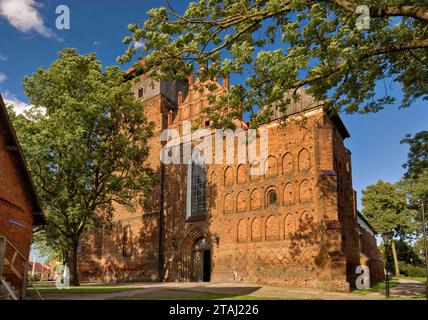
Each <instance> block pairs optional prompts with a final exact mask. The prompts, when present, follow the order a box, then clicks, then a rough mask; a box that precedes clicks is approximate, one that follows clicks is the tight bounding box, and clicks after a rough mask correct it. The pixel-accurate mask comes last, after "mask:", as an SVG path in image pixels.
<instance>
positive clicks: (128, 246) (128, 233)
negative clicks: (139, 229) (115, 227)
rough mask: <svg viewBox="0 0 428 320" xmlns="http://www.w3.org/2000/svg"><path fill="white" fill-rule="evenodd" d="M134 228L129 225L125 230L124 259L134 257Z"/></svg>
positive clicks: (123, 241) (123, 239)
mask: <svg viewBox="0 0 428 320" xmlns="http://www.w3.org/2000/svg"><path fill="white" fill-rule="evenodd" d="M132 247H133V245H132V228H131V226H130V225H127V226H126V227H124V228H123V237H122V255H123V256H124V257H131V256H132V249H133V248H132Z"/></svg>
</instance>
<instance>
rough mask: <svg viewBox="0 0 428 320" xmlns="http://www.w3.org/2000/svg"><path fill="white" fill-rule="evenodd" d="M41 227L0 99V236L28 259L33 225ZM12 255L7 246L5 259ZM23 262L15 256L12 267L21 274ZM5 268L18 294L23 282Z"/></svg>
mask: <svg viewBox="0 0 428 320" xmlns="http://www.w3.org/2000/svg"><path fill="white" fill-rule="evenodd" d="M43 223H44V218H43V215H42V211H41V206H40V204H39V201H38V198H37V195H36V192H35V188H34V185H33V183H32V181H31V178H30V176H29V173H28V169H27V166H26V163H25V160H24V158H23V155H22V151H21V148H20V146H19V143H18V141H17V139H16V135H15V132H14V130H13V127H12V124H11V122H10V119H9V117H8V115H7V111H6V108H5V105H4V103H3V100H2V98H1V96H0V236H2V237H6V238H7V240H8V241H9V242H10V243H11V244H12V245H13V246H14V247H15V248H16V249H18V250H19V252H20V253H21V254H22V255H23V256H24V257H25V258H26V259H28V256H29V252H30V245H31V237H32V232H33V229H32V228H33V225H38V224H43ZM13 254H14V251H13V250H12V248H11V247H10V246H9V245H8V246H7V247H6V258H7V259H8V260H9V261H12V258H13ZM23 262H24V261H23V259H21V258H20V257H19V255H18V256H17V258H16V259H15V264H14V267H15V268H16V269H17V270H18V271H19V272H20V273H22V272H23V271H24V266H23ZM0 263H1V261H0ZM4 268H5V269H4V273H3V276H4V277H6V280H7V281H9V282H11V283H12V284H13V285H14V286H15V288H17V289H18V290H19V291H21V289H22V280H20V279H18V278H17V276H16V274H14V273H13V272H12V270H11V269H10V266H8V265H6V266H5V267H4ZM0 276H1V275H0Z"/></svg>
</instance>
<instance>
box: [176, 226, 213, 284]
mask: <svg viewBox="0 0 428 320" xmlns="http://www.w3.org/2000/svg"><path fill="white" fill-rule="evenodd" d="M181 248H182V258H181V281H204V282H209V281H210V280H211V244H210V242H209V240H208V238H207V237H205V235H204V234H203V233H202V232H201V230H200V229H199V228H195V229H193V230H192V231H190V232H189V234H188V235H187V236H186V238H185V239H184V240H183V242H182V246H181Z"/></svg>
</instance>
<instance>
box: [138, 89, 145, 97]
mask: <svg viewBox="0 0 428 320" xmlns="http://www.w3.org/2000/svg"><path fill="white" fill-rule="evenodd" d="M143 96H144V88H140V89H138V98H139V99H141V98H142V97H143Z"/></svg>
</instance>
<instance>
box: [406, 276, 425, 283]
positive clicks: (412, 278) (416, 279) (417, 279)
mask: <svg viewBox="0 0 428 320" xmlns="http://www.w3.org/2000/svg"><path fill="white" fill-rule="evenodd" d="M400 279H408V280H415V281H419V282H426V281H427V278H425V277H407V276H400Z"/></svg>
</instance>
